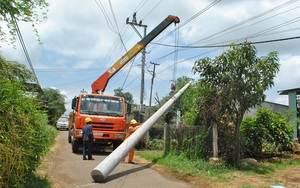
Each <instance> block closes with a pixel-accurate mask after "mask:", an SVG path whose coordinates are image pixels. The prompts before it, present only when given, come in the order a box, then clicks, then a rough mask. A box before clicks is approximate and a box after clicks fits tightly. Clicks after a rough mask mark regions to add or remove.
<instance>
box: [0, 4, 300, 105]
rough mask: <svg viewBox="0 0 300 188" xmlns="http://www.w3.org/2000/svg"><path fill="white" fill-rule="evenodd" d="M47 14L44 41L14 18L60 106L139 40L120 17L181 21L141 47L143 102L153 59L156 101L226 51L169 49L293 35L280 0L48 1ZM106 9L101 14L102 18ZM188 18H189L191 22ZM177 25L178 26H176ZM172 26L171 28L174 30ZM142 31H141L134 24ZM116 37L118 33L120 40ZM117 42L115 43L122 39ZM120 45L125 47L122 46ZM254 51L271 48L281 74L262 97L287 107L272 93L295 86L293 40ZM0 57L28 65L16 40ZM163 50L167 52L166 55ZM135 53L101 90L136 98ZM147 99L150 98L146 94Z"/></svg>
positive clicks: (297, 58)
mask: <svg viewBox="0 0 300 188" xmlns="http://www.w3.org/2000/svg"><path fill="white" fill-rule="evenodd" d="M48 2H49V3H50V6H49V11H48V14H47V15H48V18H47V19H46V20H44V21H43V22H42V23H41V24H40V25H39V26H38V29H39V35H40V38H41V40H42V42H43V44H38V43H37V41H36V40H37V38H36V36H35V35H34V33H33V32H32V28H31V24H29V23H23V22H19V27H20V30H21V33H22V36H23V39H24V42H25V45H26V48H27V51H28V53H29V56H30V58H31V61H32V64H33V67H34V69H35V72H36V75H37V77H38V80H39V83H40V84H41V87H42V88H50V87H51V88H56V89H58V90H59V91H60V92H61V93H62V94H64V95H66V96H67V98H66V103H67V104H66V107H67V108H68V109H69V108H70V100H71V99H72V98H73V97H74V96H76V95H78V94H79V93H80V91H81V90H83V89H84V90H85V91H87V92H91V84H92V83H93V82H94V81H95V80H96V79H97V78H98V77H99V76H101V75H102V74H103V73H104V72H105V71H106V70H107V68H108V67H110V66H111V65H112V64H113V63H115V62H116V61H117V60H118V59H119V58H120V57H121V56H122V55H123V54H124V53H125V52H126V50H129V49H130V48H131V47H133V45H135V44H136V43H137V42H138V41H140V40H141V39H140V38H139V36H138V35H137V33H136V32H135V31H134V30H133V28H132V27H131V26H130V25H127V24H126V18H128V17H129V19H130V21H131V20H132V15H133V13H134V12H137V20H138V21H139V20H142V21H143V24H144V25H147V26H148V27H147V33H148V32H150V31H151V30H152V29H153V28H154V27H155V26H157V25H158V24H159V23H160V22H161V21H162V20H163V19H165V18H166V17H167V16H168V15H175V16H178V17H179V18H180V20H181V22H180V24H179V25H177V26H174V25H173V24H172V25H170V26H169V27H168V28H167V29H166V30H165V31H164V32H163V33H161V34H160V35H159V36H158V37H156V38H155V39H154V40H153V41H152V42H153V43H150V44H149V45H148V46H147V48H146V51H147V54H146V70H145V92H144V104H146V105H148V104H149V96H150V84H151V77H152V75H151V73H150V72H149V71H152V69H153V65H152V64H150V62H154V63H158V64H159V66H157V67H156V77H155V80H154V87H153V97H154V96H158V97H160V98H162V97H163V96H166V95H167V94H168V93H169V91H170V85H171V83H172V80H173V79H174V78H175V79H177V78H178V77H180V76H183V75H184V76H188V77H192V78H194V79H198V76H197V75H193V73H192V72H191V70H192V67H193V64H194V62H195V61H196V60H198V59H200V58H204V57H210V58H214V57H215V56H217V55H220V54H221V53H222V52H224V51H226V50H228V48H227V47H223V48H184V49H181V48H180V49H181V50H180V51H179V52H178V53H172V52H174V50H176V49H175V48H174V47H166V46H163V45H156V44H154V43H160V44H168V45H174V44H176V43H177V44H178V45H181V46H191V45H192V46H211V45H226V44H229V43H231V42H241V41H244V40H245V39H247V40H248V41H250V42H258V41H267V40H274V39H282V38H289V37H297V36H299V29H300V23H299V21H300V17H299V16H300V14H299V8H300V2H299V1H287V0H285V1H284V0H242V1H241V0H230V1H228V0H227V1H213V0H210V1H208V0H201V1H199V0H177V1H170V0H151V1H149V0H126V1H123V0H114V1H112V0H110V1H100V0H94V1H81V0H63V1H55V0H49V1H48ZM105 14H106V16H104V15H105ZM192 18H193V19H192ZM178 26H179V27H178ZM176 27H177V28H179V29H178V30H176V31H175V32H172V31H174V29H175V28H176ZM137 29H138V30H139V32H140V33H141V34H142V35H143V28H137ZM120 36H121V37H120ZM120 38H122V41H123V43H124V45H122V42H121V39H120ZM124 46H125V47H126V49H125V48H124ZM255 46H256V48H257V50H258V54H257V56H259V57H260V56H265V55H267V54H268V53H269V52H271V51H277V52H278V53H279V58H280V64H281V66H280V71H279V73H278V74H277V76H276V79H275V85H274V87H273V88H271V89H270V90H268V91H266V92H265V94H266V95H267V101H270V102H275V103H280V104H288V97H287V96H280V95H278V93H277V91H279V90H283V89H290V88H297V87H300V83H299V80H300V74H299V73H300V51H299V39H296V40H285V41H281V42H273V43H264V44H257V45H255ZM1 51H2V53H1V54H2V56H4V57H5V58H7V59H8V60H12V61H18V62H20V63H23V64H25V65H27V66H28V67H29V65H28V62H27V60H26V58H25V56H24V55H23V54H24V53H23V51H22V48H21V46H20V45H19V43H17V48H16V49H13V48H12V46H9V45H7V44H3V45H2V49H1ZM169 53H170V55H167V54H169ZM140 65H141V54H138V55H137V56H136V58H134V59H133V61H131V62H130V63H128V64H127V66H125V67H124V68H123V69H122V70H121V71H120V72H118V73H117V74H116V75H115V76H114V77H113V78H112V79H111V80H110V81H109V83H108V86H107V88H106V91H105V93H106V94H113V90H114V89H116V88H118V87H122V88H123V91H124V92H130V93H132V94H133V96H134V101H135V103H138V104H139V103H140V85H141V76H140V75H141V67H140ZM152 104H155V100H154V99H152Z"/></svg>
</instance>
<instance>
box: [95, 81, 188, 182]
mask: <svg viewBox="0 0 300 188" xmlns="http://www.w3.org/2000/svg"><path fill="white" fill-rule="evenodd" d="M191 84H192V81H190V82H189V83H187V84H186V85H185V86H184V87H182V88H181V89H180V90H179V91H178V92H177V93H176V94H175V95H174V96H173V97H172V98H171V99H169V100H168V101H167V102H166V103H165V104H164V105H163V106H162V107H161V108H160V109H158V110H157V111H156V112H155V113H154V114H153V115H152V116H151V117H150V118H149V119H148V120H147V121H146V122H144V123H143V125H142V126H141V127H140V128H139V129H138V130H136V131H135V132H134V133H133V134H132V135H130V137H128V138H127V139H126V140H124V142H123V143H122V144H121V145H120V146H119V147H117V149H115V150H114V151H113V152H112V153H110V154H109V155H108V156H107V157H106V158H105V159H104V160H103V161H102V162H101V163H100V164H99V165H98V166H96V167H95V168H94V170H92V172H91V176H92V178H93V179H94V181H95V182H103V181H104V180H105V179H106V178H107V176H108V175H109V174H110V173H111V171H112V170H113V169H114V168H115V167H116V166H117V165H118V164H119V163H120V161H121V160H122V159H123V158H124V157H125V156H126V155H127V153H128V152H129V151H130V150H131V149H132V148H133V147H134V146H135V145H136V144H137V143H138V142H139V141H140V140H141V138H142V137H143V136H144V135H145V133H146V132H147V131H149V129H150V128H151V127H152V126H153V125H154V124H155V123H156V122H157V121H158V119H159V118H160V117H161V116H162V115H163V114H164V113H165V112H166V111H167V110H168V109H169V108H170V107H171V106H172V105H173V103H174V102H175V101H176V100H177V99H178V98H179V97H180V96H181V95H182V94H183V93H184V92H185V91H186V90H187V88H188V87H189V86H190V85H191Z"/></svg>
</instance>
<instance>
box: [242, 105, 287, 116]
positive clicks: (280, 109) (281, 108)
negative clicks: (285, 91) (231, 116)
mask: <svg viewBox="0 0 300 188" xmlns="http://www.w3.org/2000/svg"><path fill="white" fill-rule="evenodd" d="M260 107H264V108H268V109H271V110H272V111H274V112H284V111H285V110H288V109H289V106H287V105H282V104H276V103H272V102H268V101H265V102H263V103H262V104H261V105H257V106H255V107H254V108H251V109H250V110H249V111H248V112H246V114H245V116H247V115H248V116H251V117H254V116H255V114H256V112H257V110H258V109H259V108H260Z"/></svg>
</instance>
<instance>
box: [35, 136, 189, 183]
mask: <svg viewBox="0 0 300 188" xmlns="http://www.w3.org/2000/svg"><path fill="white" fill-rule="evenodd" d="M67 135H68V131H60V134H59V136H58V137H57V139H56V143H55V145H54V147H53V148H52V149H51V154H50V155H49V156H48V157H46V158H45V159H44V161H43V163H42V165H41V167H40V168H39V169H38V173H39V174H41V175H42V176H46V177H47V178H49V179H50V180H51V181H52V182H53V188H69V187H115V188H118V187H122V188H127V187H128V188H135V187H138V188H141V187H143V188H152V187H153V188H154V187H155V188H157V187H164V188H168V187H170V188H173V187H178V188H180V187H189V188H193V187H195V186H194V185H191V184H188V183H186V182H182V181H179V180H176V179H174V178H172V177H171V176H168V175H165V174H160V173H159V172H158V171H156V170H154V169H153V168H151V166H152V164H151V163H149V162H145V161H143V160H139V159H138V158H137V157H135V161H136V162H137V163H136V164H128V163H120V164H119V165H118V166H117V167H116V168H115V169H114V170H113V171H112V172H111V173H110V175H109V176H108V177H107V178H106V180H105V181H104V182H102V183H95V182H94V180H93V179H92V177H91V171H92V170H93V169H94V168H95V167H96V166H97V165H98V164H100V162H101V161H102V160H103V159H104V158H105V157H106V156H108V155H109V154H110V152H111V148H105V150H102V151H100V150H99V151H94V152H93V158H95V160H94V161H88V160H85V161H84V160H82V155H81V154H80V153H78V154H74V153H72V150H71V145H70V144H69V143H68V141H67Z"/></svg>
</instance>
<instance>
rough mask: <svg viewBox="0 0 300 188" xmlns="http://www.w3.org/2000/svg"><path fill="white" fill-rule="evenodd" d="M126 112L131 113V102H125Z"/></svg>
mask: <svg viewBox="0 0 300 188" xmlns="http://www.w3.org/2000/svg"><path fill="white" fill-rule="evenodd" d="M126 113H127V114H131V104H129V103H126Z"/></svg>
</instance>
